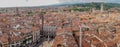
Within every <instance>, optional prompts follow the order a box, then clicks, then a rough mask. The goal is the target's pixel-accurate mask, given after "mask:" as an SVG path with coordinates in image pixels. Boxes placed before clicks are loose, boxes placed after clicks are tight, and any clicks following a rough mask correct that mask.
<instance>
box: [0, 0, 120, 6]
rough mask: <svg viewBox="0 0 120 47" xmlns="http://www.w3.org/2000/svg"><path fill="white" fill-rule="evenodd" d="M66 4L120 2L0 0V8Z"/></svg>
mask: <svg viewBox="0 0 120 47" xmlns="http://www.w3.org/2000/svg"><path fill="white" fill-rule="evenodd" d="M65 2H71V3H74V2H113V3H120V0H0V7H20V6H44V5H52V4H59V3H65Z"/></svg>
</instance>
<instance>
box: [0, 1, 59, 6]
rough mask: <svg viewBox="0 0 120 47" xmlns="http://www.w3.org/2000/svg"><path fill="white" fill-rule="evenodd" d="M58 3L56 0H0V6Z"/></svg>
mask: <svg viewBox="0 0 120 47" xmlns="http://www.w3.org/2000/svg"><path fill="white" fill-rule="evenodd" d="M56 3H59V1H57V0H28V1H26V0H0V7H16V6H42V5H50V4H56Z"/></svg>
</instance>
